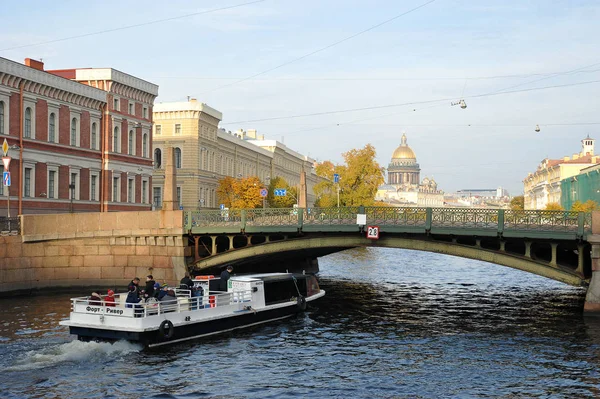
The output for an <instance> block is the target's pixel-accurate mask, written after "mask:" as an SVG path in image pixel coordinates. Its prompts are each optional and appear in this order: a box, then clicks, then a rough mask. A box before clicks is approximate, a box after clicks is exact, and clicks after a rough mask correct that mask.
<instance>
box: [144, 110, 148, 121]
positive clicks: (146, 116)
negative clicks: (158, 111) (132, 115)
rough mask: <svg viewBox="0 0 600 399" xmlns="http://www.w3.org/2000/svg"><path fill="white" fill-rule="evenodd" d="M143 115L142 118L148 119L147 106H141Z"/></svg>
mask: <svg viewBox="0 0 600 399" xmlns="http://www.w3.org/2000/svg"><path fill="white" fill-rule="evenodd" d="M143 117H144V119H148V107H144V108H143Z"/></svg>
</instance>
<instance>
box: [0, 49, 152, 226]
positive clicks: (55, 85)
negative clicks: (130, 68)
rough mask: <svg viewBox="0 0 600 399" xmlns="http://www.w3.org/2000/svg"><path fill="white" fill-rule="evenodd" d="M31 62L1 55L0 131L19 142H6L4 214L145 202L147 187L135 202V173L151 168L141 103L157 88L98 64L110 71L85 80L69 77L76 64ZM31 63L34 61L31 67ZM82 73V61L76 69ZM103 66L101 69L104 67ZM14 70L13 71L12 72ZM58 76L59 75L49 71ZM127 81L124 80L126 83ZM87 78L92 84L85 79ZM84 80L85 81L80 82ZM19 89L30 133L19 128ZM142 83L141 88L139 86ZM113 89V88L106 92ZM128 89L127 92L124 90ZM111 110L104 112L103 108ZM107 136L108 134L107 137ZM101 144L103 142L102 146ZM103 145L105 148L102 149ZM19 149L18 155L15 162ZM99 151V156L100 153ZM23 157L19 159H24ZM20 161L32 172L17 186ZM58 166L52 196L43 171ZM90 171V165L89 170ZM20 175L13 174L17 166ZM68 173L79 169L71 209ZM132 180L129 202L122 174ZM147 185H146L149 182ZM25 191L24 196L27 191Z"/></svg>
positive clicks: (146, 174)
mask: <svg viewBox="0 0 600 399" xmlns="http://www.w3.org/2000/svg"><path fill="white" fill-rule="evenodd" d="M31 61H32V62H33V63H32V62H30V63H29V65H30V66H31V67H27V66H25V65H21V64H18V63H15V62H13V61H10V60H6V59H4V58H1V57H0V74H5V75H4V76H6V79H3V80H2V81H0V88H2V89H3V93H4V92H8V93H7V96H8V98H9V101H7V103H6V104H5V117H6V118H7V119H8V131H7V132H5V133H6V134H5V135H1V136H0V142H1V141H3V139H4V138H6V139H7V141H8V144H9V145H11V146H13V145H17V146H19V147H21V148H20V149H16V150H15V149H11V150H10V152H9V156H11V157H12V158H13V159H12V162H11V165H10V172H11V180H12V181H11V183H12V184H11V187H10V188H4V192H5V193H7V191H9V192H10V197H11V201H10V203H11V204H10V205H11V216H16V215H17V214H19V213H22V214H27V213H47V212H69V211H71V210H72V211H74V212H89V211H112V210H114V211H118V210H129V211H131V210H149V209H150V208H151V205H150V202H151V198H150V195H149V194H147V198H146V200H147V203H142V195H141V189H142V178H145V179H149V178H150V176H151V174H152V150H151V147H150V146H151V128H152V127H151V123H152V113H151V111H148V115H147V116H148V117H147V118H143V109H144V107H145V108H147V109H148V110H150V109H151V103H152V102H153V101H154V98H155V97H156V94H157V87H156V86H155V85H152V84H151V83H148V82H144V81H141V80H139V79H137V78H133V77H131V76H130V75H127V77H126V78H125V77H123V76H124V74H122V73H121V72H119V71H116V70H112V69H101V70H99V71H100V73H109V74H112V75H110V76H114V77H115V79H114V80H113V81H111V79H99V80H98V81H92V80H90V79H83V80H81V82H77V81H73V80H76V79H77V78H78V76H79V72H78V70H75V69H70V70H62V71H44V69H43V63H41V62H39V61H35V60H31ZM33 66H35V68H33ZM83 71H84V73H85V71H86V69H84V70H83ZM105 71H108V72H105ZM11 74H14V77H11V76H12V75H11ZM49 74H52V75H56V76H60V77H62V78H63V79H60V80H59V81H57V80H56V78H55V77H54V76H53V77H52V78H48V75H49ZM130 82H133V83H131V85H130ZM89 86H91V87H89ZM82 87H85V88H82ZM21 90H23V92H24V96H23V97H24V99H25V101H27V106H30V105H29V104H30V103H33V104H35V105H34V106H30V107H31V109H32V112H33V115H32V125H33V127H34V129H35V131H34V132H32V133H33V134H32V138H30V139H29V138H23V139H20V137H21V134H22V133H23V130H24V123H25V121H24V120H23V117H22V115H21V109H24V107H25V103H24V102H23V100H22V99H21V95H20V92H21ZM144 90H146V91H144ZM113 92H114V93H113ZM128 97H131V98H128ZM114 98H118V99H119V109H118V110H113V109H112V108H113V99H114ZM130 102H131V103H133V104H134V110H133V113H132V114H130V113H129V103H130ZM107 108H108V110H110V111H109V112H105V111H106V109H107ZM50 112H54V113H55V120H54V135H55V141H54V142H49V141H48V140H49V129H50V126H49V125H50V123H49V121H50V118H49V114H50ZM113 116H114V117H117V118H118V120H119V122H120V123H119V124H118V126H119V128H120V132H119V133H120V140H119V143H120V148H119V149H118V151H117V152H116V153H115V152H113V143H114V140H113V132H114V131H113V122H112V118H113ZM73 118H76V119H77V121H78V124H77V133H78V138H77V143H76V144H75V145H72V143H71V121H72V119H73ZM92 123H95V124H96V129H95V137H96V139H95V144H96V145H95V148H94V149H92V135H91V133H92V129H91V126H92ZM129 130H132V131H133V132H134V135H135V140H134V143H135V145H134V148H133V154H131V155H129V152H130V151H129ZM142 132H145V133H146V134H147V135H148V150H147V153H146V157H145V158H144V157H143V156H142V154H143V151H142V140H143V133H142ZM107 136H108V137H107ZM106 145H108V148H106ZM104 150H106V151H107V152H108V153H107V155H104V154H105V152H104ZM20 157H22V159H23V160H24V162H20V160H19V158H20ZM105 158H106V159H105ZM23 165H24V166H23ZM24 168H31V170H32V175H31V178H30V180H31V181H30V182H29V183H27V182H28V181H29V180H26V181H25V184H30V186H27V187H24V185H23V182H22V176H24V173H25V172H24ZM113 170H114V171H115V173H119V176H120V178H121V181H120V187H119V188H118V189H119V192H120V198H119V202H120V203H116V202H113V201H112V199H113V185H112V175H113V173H112V171H113ZM52 171H55V172H57V173H56V174H55V175H53V176H54V179H53V180H52V187H53V190H54V198H50V197H51V196H50V193H49V190H50V187H49V179H50V176H51V172H52ZM92 171H93V172H92ZM20 173H21V174H22V176H19V174H20ZM71 173H78V185H79V187H78V188H79V190H78V192H77V193H76V195H75V199H74V200H73V203H72V209H71V201H70V199H71V191H70V189H69V184H70V183H71ZM92 173H93V175H94V176H96V185H95V193H96V194H95V196H96V198H90V195H91V194H90V192H91V176H92ZM129 178H132V179H134V181H135V192H134V201H132V203H127V202H128V179H129ZM148 187H151V186H150V184H149V183H148ZM25 193H27V197H26V194H25ZM6 214H7V201H6V196H0V216H2V215H6Z"/></svg>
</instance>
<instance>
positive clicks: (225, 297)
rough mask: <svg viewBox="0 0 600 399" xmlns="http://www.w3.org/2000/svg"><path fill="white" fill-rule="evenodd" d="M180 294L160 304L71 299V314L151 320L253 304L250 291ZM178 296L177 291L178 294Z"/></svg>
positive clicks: (119, 298)
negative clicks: (175, 314)
mask: <svg viewBox="0 0 600 399" xmlns="http://www.w3.org/2000/svg"><path fill="white" fill-rule="evenodd" d="M181 291H188V292H189V290H179V292H180V294H181V295H178V296H176V297H174V298H173V299H172V300H169V299H167V300H165V299H163V300H160V301H159V300H157V299H154V298H151V299H150V300H148V301H142V302H139V303H126V302H125V301H123V300H121V298H125V297H126V295H127V294H121V295H115V302H114V306H113V304H112V303H108V305H107V302H106V301H104V300H103V301H99V300H94V299H89V298H88V297H79V298H71V311H72V312H73V313H84V314H98V315H103V316H115V317H148V316H155V315H158V314H163V313H174V312H176V313H180V312H187V311H200V310H203V309H211V308H217V307H223V306H228V305H234V304H237V303H241V302H249V301H251V300H252V292H251V291H249V290H248V291H235V292H212V291H211V292H210V293H207V294H205V295H202V296H190V295H189V294H188V295H184V293H183V292H181ZM176 293H177V291H176Z"/></svg>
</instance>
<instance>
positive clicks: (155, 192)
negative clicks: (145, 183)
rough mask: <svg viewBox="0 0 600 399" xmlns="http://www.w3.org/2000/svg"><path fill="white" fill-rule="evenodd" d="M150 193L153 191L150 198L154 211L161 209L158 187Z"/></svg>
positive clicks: (160, 196)
mask: <svg viewBox="0 0 600 399" xmlns="http://www.w3.org/2000/svg"><path fill="white" fill-rule="evenodd" d="M152 191H153V193H152V197H153V203H154V209H159V208H161V207H162V195H161V191H160V187H154V188H153V190H152Z"/></svg>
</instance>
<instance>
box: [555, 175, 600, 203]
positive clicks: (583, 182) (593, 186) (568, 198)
mask: <svg viewBox="0 0 600 399" xmlns="http://www.w3.org/2000/svg"><path fill="white" fill-rule="evenodd" d="M560 190H561V195H560V205H561V206H562V207H563V208H565V209H566V210H569V209H571V207H572V206H573V203H574V202H576V201H580V202H582V203H583V202H586V201H587V200H592V201H596V202H597V203H598V204H600V165H594V166H590V167H589V168H585V169H582V170H581V172H580V173H579V174H578V175H577V176H573V177H567V178H566V179H563V180H561V182H560Z"/></svg>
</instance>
